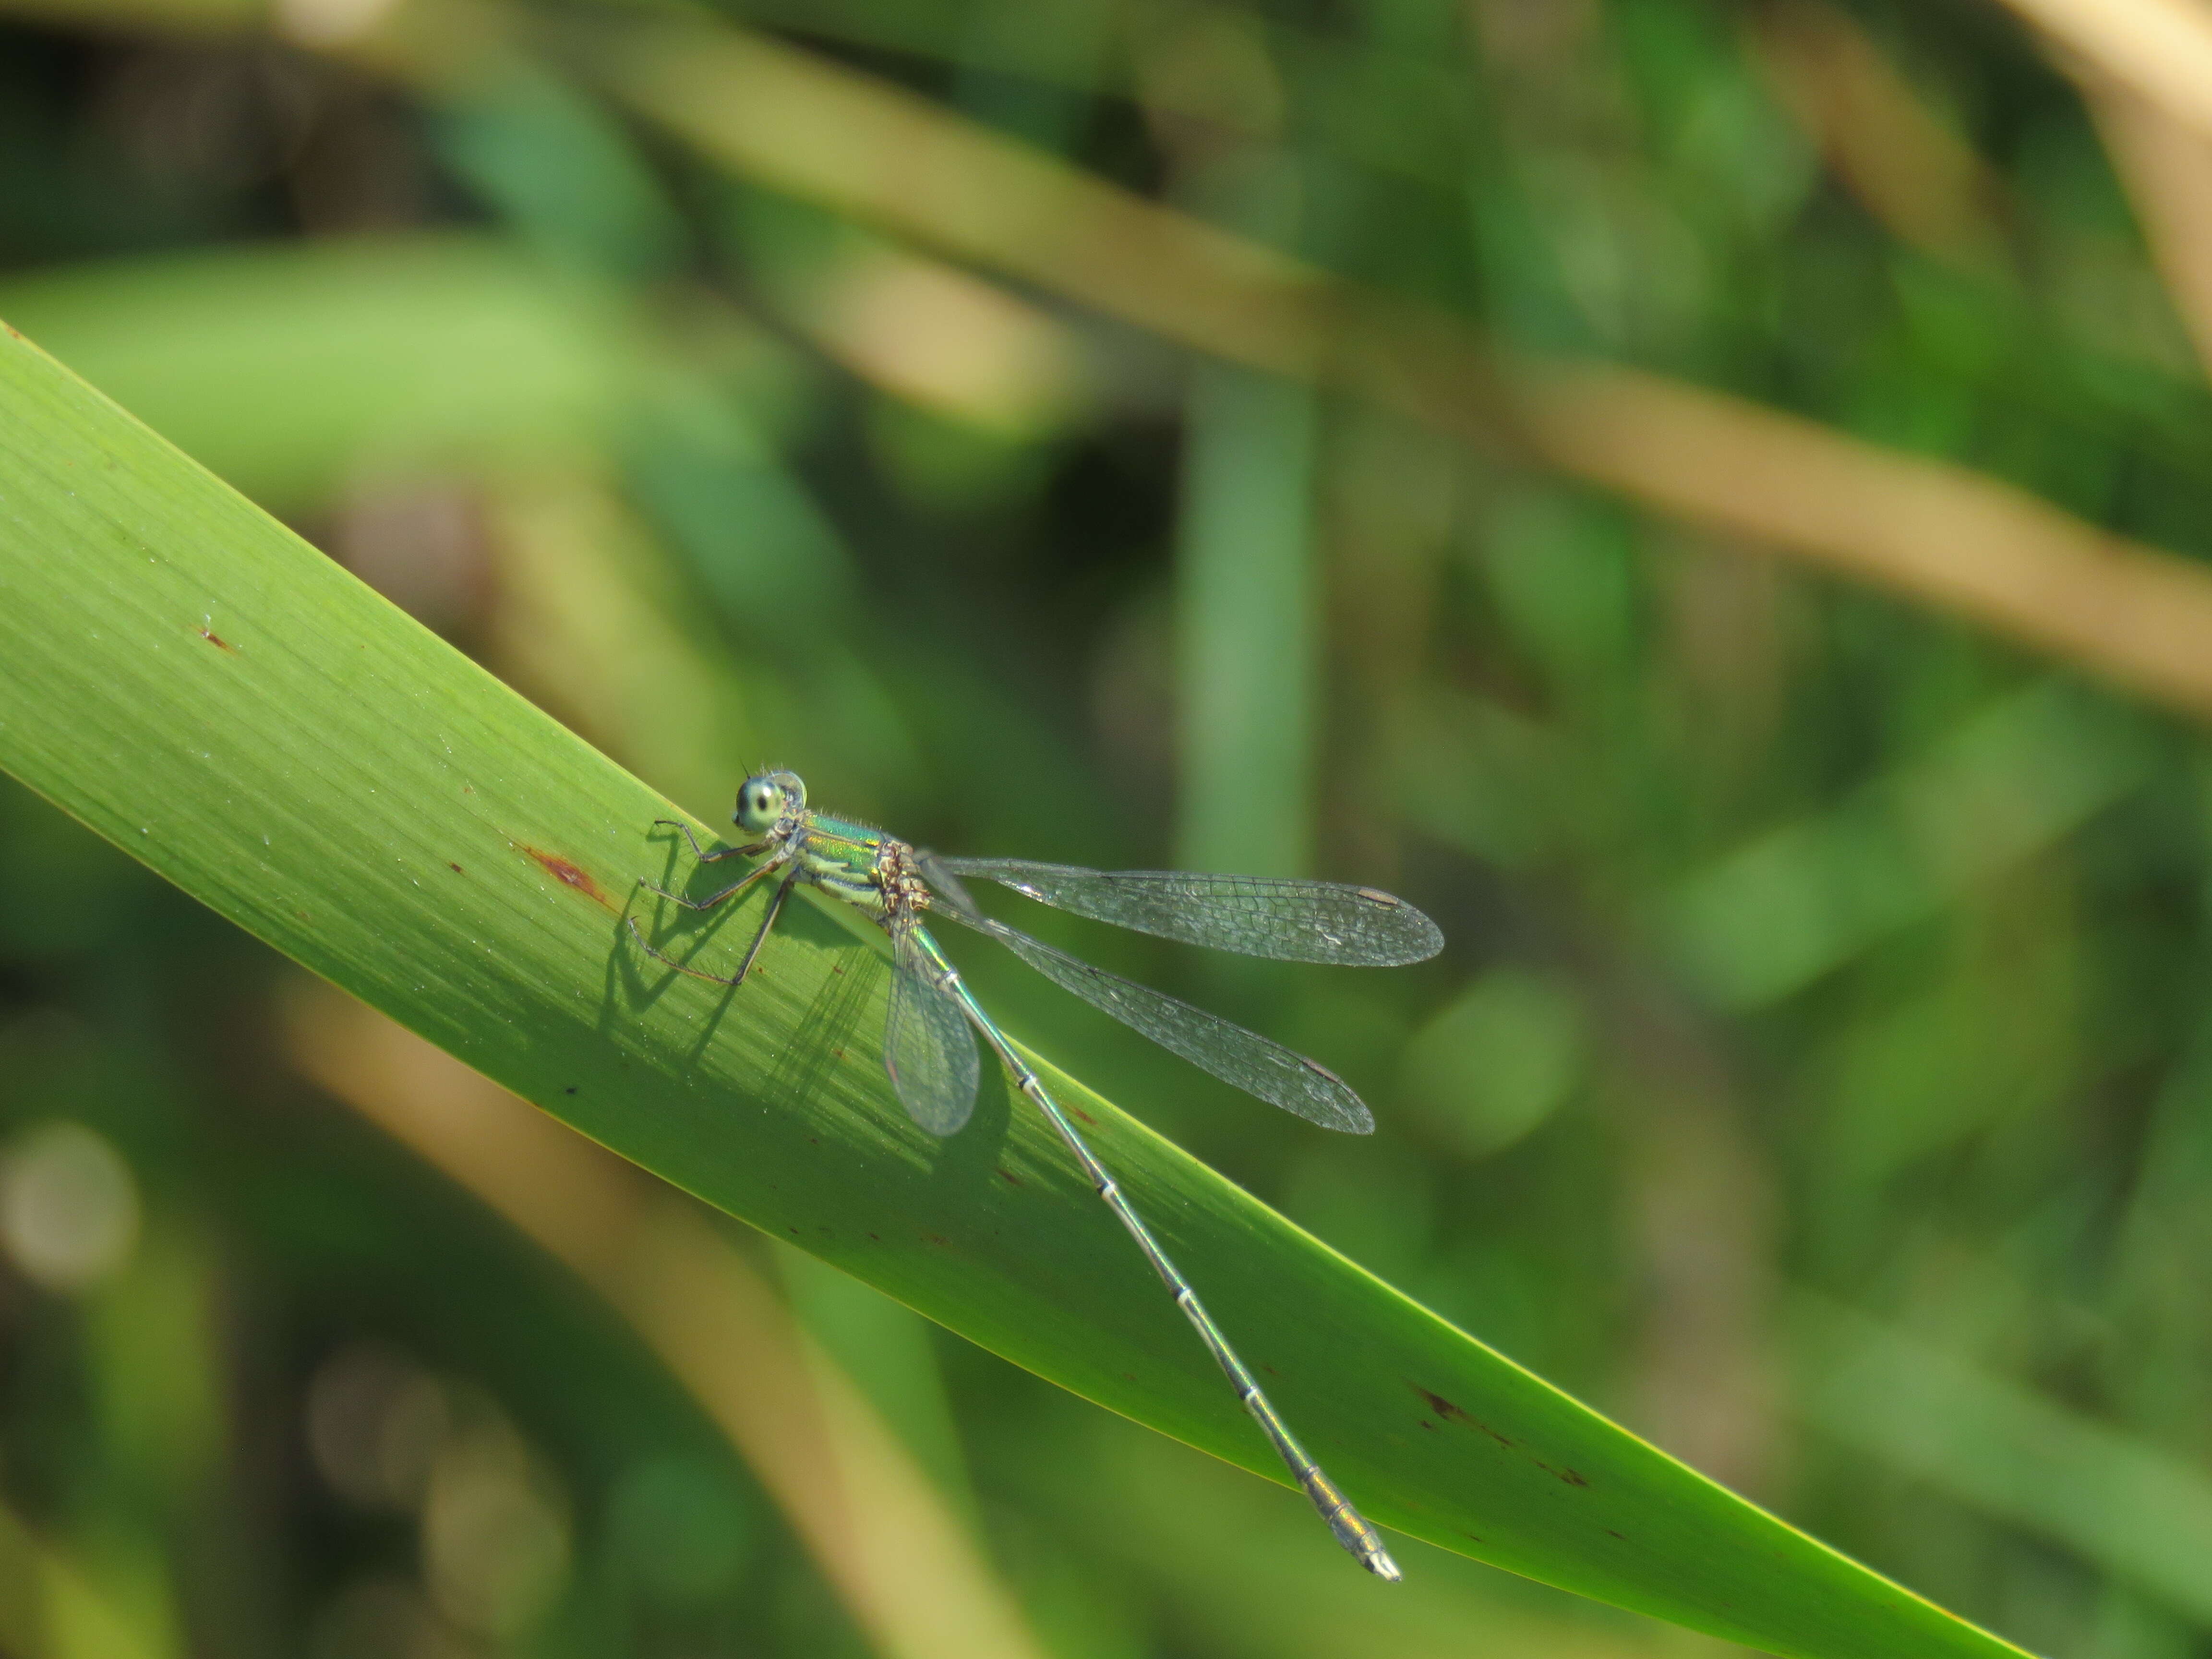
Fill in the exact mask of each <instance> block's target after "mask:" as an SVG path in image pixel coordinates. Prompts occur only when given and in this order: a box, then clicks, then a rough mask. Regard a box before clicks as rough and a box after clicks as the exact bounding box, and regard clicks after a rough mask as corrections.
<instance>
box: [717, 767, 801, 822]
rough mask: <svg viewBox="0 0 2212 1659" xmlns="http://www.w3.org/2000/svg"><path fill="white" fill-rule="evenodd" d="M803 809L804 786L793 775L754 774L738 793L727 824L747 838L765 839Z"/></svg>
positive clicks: (786, 773) (789, 773)
mask: <svg viewBox="0 0 2212 1659" xmlns="http://www.w3.org/2000/svg"><path fill="white" fill-rule="evenodd" d="M805 805H806V786H805V784H804V783H802V782H800V781H799V774H798V773H796V772H756V773H754V774H753V775H752V776H750V777H749V778H747V779H746V780H745V781H744V783H743V784H742V785H741V786H739V787H738V810H737V811H735V812H732V814H731V815H730V822H731V823H734V824H736V825H737V826H738V829H743V830H744V831H745V832H746V833H747V834H748V835H754V836H759V835H765V834H767V833H768V832H769V830H771V829H775V827H776V825H778V824H779V823H782V822H783V821H784V820H785V819H786V818H787V817H791V816H792V815H793V814H794V813H796V812H798V811H799V810H800V809H801V808H803V807H804V806H805Z"/></svg>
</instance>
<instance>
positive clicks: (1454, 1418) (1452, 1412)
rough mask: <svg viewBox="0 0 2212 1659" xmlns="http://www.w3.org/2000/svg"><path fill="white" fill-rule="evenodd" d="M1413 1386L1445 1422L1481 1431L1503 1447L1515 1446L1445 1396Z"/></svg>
mask: <svg viewBox="0 0 2212 1659" xmlns="http://www.w3.org/2000/svg"><path fill="white" fill-rule="evenodd" d="M1411 1386H1412V1388H1413V1392H1414V1393H1415V1394H1417V1395H1420V1396H1421V1398H1422V1399H1424V1400H1425V1401H1428V1402H1429V1409H1430V1410H1431V1411H1432V1412H1434V1413H1436V1414H1437V1416H1438V1417H1441V1418H1442V1419H1444V1421H1445V1422H1447V1423H1464V1424H1466V1425H1468V1427H1469V1428H1471V1429H1475V1430H1479V1431H1480V1432H1482V1433H1484V1434H1486V1435H1488V1436H1489V1437H1491V1438H1492V1440H1495V1441H1496V1442H1497V1443H1498V1444H1499V1445H1501V1446H1508V1447H1510V1446H1511V1445H1512V1444H1513V1442H1512V1440H1511V1439H1510V1437H1507V1436H1505V1435H1502V1434H1500V1433H1498V1431H1497V1430H1495V1429H1493V1428H1492V1427H1491V1426H1490V1425H1489V1424H1487V1423H1486V1422H1484V1421H1483V1420H1482V1419H1480V1418H1479V1417H1474V1416H1472V1415H1470V1414H1469V1413H1467V1412H1464V1411H1462V1410H1461V1409H1460V1407H1457V1406H1455V1405H1453V1404H1452V1402H1451V1401H1449V1400H1447V1399H1445V1398H1444V1397H1443V1395H1440V1394H1432V1393H1431V1392H1430V1391H1429V1390H1428V1389H1425V1388H1423V1387H1422V1386H1421V1385H1420V1384H1419V1383H1413V1384H1412V1385H1411Z"/></svg>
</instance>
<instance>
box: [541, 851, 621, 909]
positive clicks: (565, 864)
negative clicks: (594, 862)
mask: <svg viewBox="0 0 2212 1659" xmlns="http://www.w3.org/2000/svg"><path fill="white" fill-rule="evenodd" d="M522 850H523V851H524V852H525V853H526V854H528V855H529V856H530V858H531V859H532V860H533V861H535V862H536V864H537V865H538V868H539V869H541V870H543V871H544V872H545V873H546V874H547V875H549V876H550V877H552V878H553V879H554V880H556V881H557V882H559V883H560V884H562V886H563V887H573V888H574V889H575V890H577V891H578V892H580V893H581V894H582V895H583V896H585V897H586V898H587V899H589V900H591V901H592V903H594V904H599V905H605V906H606V908H608V909H610V910H611V909H613V908H615V907H614V906H613V905H611V904H609V903H608V902H607V896H606V895H605V893H602V892H601V891H600V890H599V883H597V882H596V881H593V880H592V872H590V871H588V870H586V869H585V868H584V867H583V866H581V865H580V864H575V863H572V862H571V861H570V860H567V859H564V858H562V857H560V856H558V855H557V854H552V853H541V852H539V851H538V849H537V848H535V847H525V848H523V849H522Z"/></svg>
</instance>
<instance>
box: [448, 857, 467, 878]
mask: <svg viewBox="0 0 2212 1659" xmlns="http://www.w3.org/2000/svg"><path fill="white" fill-rule="evenodd" d="M446 868H447V869H448V870H450V871H452V872H453V873H454V874H455V875H457V876H465V875H466V874H468V872H467V871H465V870H464V869H462V868H461V866H459V865H458V864H455V863H454V862H453V860H451V859H448V860H446Z"/></svg>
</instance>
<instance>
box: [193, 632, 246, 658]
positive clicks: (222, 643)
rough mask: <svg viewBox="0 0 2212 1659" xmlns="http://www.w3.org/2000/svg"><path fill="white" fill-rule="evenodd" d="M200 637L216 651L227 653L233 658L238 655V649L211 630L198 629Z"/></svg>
mask: <svg viewBox="0 0 2212 1659" xmlns="http://www.w3.org/2000/svg"><path fill="white" fill-rule="evenodd" d="M200 637H201V638H202V639H204V640H205V641H207V642H208V643H209V644H210V645H211V646H213V647H215V648H216V650H218V651H227V652H228V653H230V654H231V655H232V656H236V655H237V654H238V647H236V646H234V645H233V644H232V643H231V642H230V641H228V640H227V639H225V638H223V636H222V635H220V634H218V633H216V631H215V629H212V628H203V629H200Z"/></svg>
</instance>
